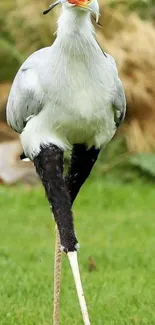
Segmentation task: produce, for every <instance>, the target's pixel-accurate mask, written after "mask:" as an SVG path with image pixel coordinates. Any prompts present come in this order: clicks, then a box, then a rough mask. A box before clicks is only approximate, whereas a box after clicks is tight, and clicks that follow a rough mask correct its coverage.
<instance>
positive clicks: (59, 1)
mask: <svg viewBox="0 0 155 325" xmlns="http://www.w3.org/2000/svg"><path fill="white" fill-rule="evenodd" d="M60 3H62V0H56V1H55V2H53V3H52V4H51V5H50V6H49V8H48V9H46V10H45V11H43V15H46V14H48V13H49V12H50V11H51V10H52V9H53V8H55V7H56V6H57V5H59V4H60Z"/></svg>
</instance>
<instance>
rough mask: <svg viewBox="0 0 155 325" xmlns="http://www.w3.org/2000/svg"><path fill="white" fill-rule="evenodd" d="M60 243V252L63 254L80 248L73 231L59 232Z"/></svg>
mask: <svg viewBox="0 0 155 325" xmlns="http://www.w3.org/2000/svg"><path fill="white" fill-rule="evenodd" d="M60 241H61V248H60V249H61V251H62V252H65V253H66V254H67V253H68V252H74V251H77V250H78V249H79V247H80V245H79V243H78V241H77V239H76V237H75V234H74V232H73V231H71V230H68V229H64V228H63V229H61V230H60Z"/></svg>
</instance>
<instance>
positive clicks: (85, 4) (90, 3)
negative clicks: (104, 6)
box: [44, 0, 99, 22]
mask: <svg viewBox="0 0 155 325" xmlns="http://www.w3.org/2000/svg"><path fill="white" fill-rule="evenodd" d="M59 4H62V5H64V6H65V5H66V4H68V5H69V6H68V7H71V8H72V7H74V6H75V7H79V8H83V9H86V10H88V11H90V12H92V13H94V14H95V15H96V22H98V19H99V4H98V0H56V1H55V2H53V4H51V5H50V7H49V8H48V9H47V10H45V11H44V15H46V14H47V13H48V12H49V11H51V10H52V9H53V8H54V7H56V6H57V5H59Z"/></svg>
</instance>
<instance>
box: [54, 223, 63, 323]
mask: <svg viewBox="0 0 155 325" xmlns="http://www.w3.org/2000/svg"><path fill="white" fill-rule="evenodd" d="M60 246H61V245H60V235H59V231H58V228H57V226H56V242H55V258H54V310H53V325H59V309H60V281H61V262H62V259H61V254H62V253H61V250H60Z"/></svg>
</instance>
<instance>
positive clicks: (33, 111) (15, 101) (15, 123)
mask: <svg viewBox="0 0 155 325" xmlns="http://www.w3.org/2000/svg"><path fill="white" fill-rule="evenodd" d="M43 97H44V92H43V89H42V88H41V86H40V83H39V79H38V76H37V73H36V72H35V70H33V68H31V67H26V66H24V65H23V67H21V69H20V70H19V72H18V73H17V75H16V77H15V80H14V82H13V85H12V88H11V91H10V95H9V98H8V103H7V108H6V116H7V122H8V124H9V125H10V126H11V127H12V129H14V130H15V131H16V132H18V133H21V132H22V131H23V129H24V127H25V125H26V122H27V121H28V119H29V118H30V117H31V116H33V115H37V114H38V113H39V112H40V111H41V109H42V107H43Z"/></svg>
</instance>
